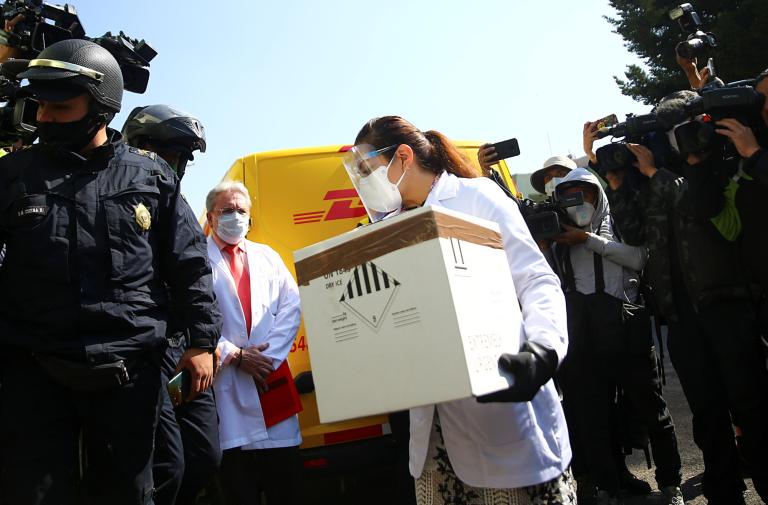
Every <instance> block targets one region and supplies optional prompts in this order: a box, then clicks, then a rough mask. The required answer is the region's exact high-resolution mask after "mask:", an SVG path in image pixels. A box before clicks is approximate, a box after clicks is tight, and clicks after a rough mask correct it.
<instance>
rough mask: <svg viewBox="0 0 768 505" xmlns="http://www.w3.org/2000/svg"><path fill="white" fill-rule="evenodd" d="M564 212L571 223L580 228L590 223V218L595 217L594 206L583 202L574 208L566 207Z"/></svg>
mask: <svg viewBox="0 0 768 505" xmlns="http://www.w3.org/2000/svg"><path fill="white" fill-rule="evenodd" d="M565 211H566V212H567V213H568V217H570V218H571V221H573V222H574V224H575V225H576V226H578V227H580V228H581V227H584V226H587V225H588V224H589V223H591V222H592V216H594V215H595V206H594V205H592V204H591V203H589V202H584V203H582V204H581V205H576V206H575V207H568V208H567V209H565Z"/></svg>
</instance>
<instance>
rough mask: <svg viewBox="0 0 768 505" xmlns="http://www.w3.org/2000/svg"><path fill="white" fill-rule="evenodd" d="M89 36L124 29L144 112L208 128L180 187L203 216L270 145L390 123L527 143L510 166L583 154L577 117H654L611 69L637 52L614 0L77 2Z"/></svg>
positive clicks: (332, 140)
mask: <svg viewBox="0 0 768 505" xmlns="http://www.w3.org/2000/svg"><path fill="white" fill-rule="evenodd" d="M72 3H74V4H75V6H76V8H77V10H78V13H79V15H80V19H81V20H82V22H83V25H84V26H85V28H86V31H87V33H88V35H89V36H98V35H102V34H103V33H104V32H105V31H108V30H111V31H113V32H117V31H119V30H121V29H122V30H123V31H125V32H126V33H127V34H128V35H130V36H132V37H136V38H144V39H146V40H147V41H148V42H150V43H151V44H152V45H153V46H154V47H155V49H156V50H157V51H158V56H157V57H156V58H155V59H154V61H152V65H151V78H150V82H149V89H148V90H147V92H146V93H145V94H143V95H136V94H132V93H126V95H125V97H124V100H123V111H122V112H121V113H120V115H118V116H117V118H116V119H115V121H114V122H113V124H112V126H114V127H117V128H119V127H121V126H122V124H123V122H124V120H125V117H126V115H127V114H128V112H130V111H131V109H132V108H133V107H135V106H137V105H148V104H151V103H168V104H171V105H174V106H176V107H178V108H180V109H182V110H186V111H188V112H190V113H192V114H194V115H196V116H197V117H198V118H200V119H201V120H202V122H203V124H204V125H205V128H206V134H207V140H208V151H207V152H206V153H205V154H203V155H198V156H197V159H196V160H195V162H194V165H193V166H191V167H190V168H189V169H188V171H187V175H186V176H185V178H184V182H183V190H184V193H185V194H186V196H187V199H188V200H189V202H190V204H191V205H192V207H193V208H194V209H195V211H196V212H198V213H199V212H201V211H202V209H203V208H204V198H205V194H206V193H207V191H208V190H209V189H210V188H211V187H213V186H214V185H215V184H216V183H217V182H218V181H219V180H220V179H221V177H222V176H223V174H224V173H225V171H226V170H227V169H228V168H229V166H230V165H231V164H232V162H233V161H234V160H235V159H236V158H238V157H241V156H243V155H245V154H248V153H251V152H258V151H266V150H273V149H283V148H292V147H308V146H315V145H328V144H344V143H350V142H352V140H353V139H354V137H355V134H356V133H357V131H358V130H359V128H360V127H361V126H362V124H363V123H364V122H365V121H367V120H368V119H370V118H371V117H374V116H381V115H386V114H398V115H401V116H403V117H405V118H406V119H408V120H410V121H411V122H413V123H414V124H415V125H416V126H417V127H419V128H421V129H422V130H428V129H436V130H440V131H442V132H443V133H445V134H447V135H448V136H450V137H453V138H457V139H458V138H460V139H473V140H487V141H491V142H497V141H501V140H505V139H507V138H510V137H517V138H518V139H519V141H520V148H521V151H522V154H521V156H519V157H518V158H515V159H513V160H512V161H511V168H512V170H513V171H515V172H530V171H533V170H535V169H536V168H538V167H539V166H540V165H541V163H542V162H543V161H544V159H546V158H547V157H549V156H550V155H551V154H568V153H573V154H574V155H576V156H580V155H581V127H582V124H583V123H584V121H586V120H588V119H596V118H599V117H602V116H605V115H607V114H610V113H616V114H617V115H619V118H620V119H623V117H624V114H626V113H627V112H634V113H643V112H646V111H647V107H645V106H643V105H642V104H640V103H637V102H634V101H632V100H631V99H629V98H628V97H625V96H622V95H621V93H620V91H619V90H618V88H617V87H616V84H615V83H614V81H613V78H612V76H613V75H622V73H623V70H624V68H625V66H626V65H627V64H629V63H636V62H637V58H636V57H635V56H634V55H631V54H630V53H628V52H627V51H626V49H625V48H624V47H623V41H622V40H621V38H620V37H619V36H618V35H616V34H614V33H612V32H611V25H609V24H608V22H607V21H605V20H604V19H603V16H604V15H611V14H613V13H612V11H611V9H610V7H609V6H608V3H607V0H582V1H578V2H573V1H566V0H550V1H547V0H539V1H531V0H477V1H476V2H472V3H470V2H460V1H454V0H443V1H438V0H422V1H416V0H411V1H404V0H389V1H387V2H367V1H364V0H359V1H348V0H327V1H324V2H319V1H310V0H282V1H276V2H264V1H258V0H254V1H245V0H231V1H229V2H203V1H200V0H187V1H181V0H154V1H149V0H131V1H128V0H111V1H109V2H106V1H104V0H76V1H73V2H72Z"/></svg>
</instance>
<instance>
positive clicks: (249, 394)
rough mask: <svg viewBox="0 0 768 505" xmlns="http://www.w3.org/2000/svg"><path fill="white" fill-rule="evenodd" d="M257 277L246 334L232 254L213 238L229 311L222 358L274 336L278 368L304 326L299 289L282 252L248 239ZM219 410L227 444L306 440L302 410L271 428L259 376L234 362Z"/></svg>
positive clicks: (222, 381)
mask: <svg viewBox="0 0 768 505" xmlns="http://www.w3.org/2000/svg"><path fill="white" fill-rule="evenodd" d="M243 244H244V246H245V252H246V256H247V261H248V271H249V274H250V282H251V333H250V335H248V336H247V335H246V328H245V316H244V314H243V309H242V306H241V305H240V301H239V299H238V297H237V289H236V287H235V281H234V279H233V277H232V273H231V271H230V269H229V263H228V260H227V259H226V258H225V257H224V255H223V254H222V253H221V251H220V250H219V247H218V245H217V244H216V242H214V241H213V238H211V237H209V238H208V257H209V258H210V260H211V269H212V271H213V288H214V291H215V293H216V300H217V301H218V303H219V308H220V310H221V313H222V316H223V320H224V321H223V323H224V324H223V326H222V329H221V338H220V339H219V345H218V348H219V351H221V361H222V362H224V360H225V359H226V358H227V356H228V355H229V354H230V353H232V352H236V351H237V349H238V348H239V347H252V346H255V345H258V344H261V343H263V342H269V348H268V349H266V350H265V351H264V354H265V355H267V356H269V357H270V358H272V360H273V363H274V367H275V369H277V367H278V366H280V365H281V364H282V362H283V360H285V359H287V358H288V353H289V351H290V349H291V345H292V343H293V339H294V338H295V336H296V331H297V330H298V328H299V321H300V319H301V307H300V303H299V290H298V287H297V286H296V282H295V281H294V280H293V277H292V276H291V274H290V272H289V271H288V269H287V268H286V266H285V264H284V263H283V261H282V259H281V258H280V256H279V255H278V254H277V253H276V252H275V251H274V250H273V249H271V248H270V247H268V246H266V245H263V244H257V243H255V242H250V241H248V240H244V241H243ZM213 387H214V390H215V393H216V409H217V410H218V413H219V439H220V442H221V448H222V449H231V448H233V447H242V448H243V449H267V448H274V447H290V446H295V445H299V444H300V443H301V434H300V432H299V422H298V417H297V416H292V417H290V418H288V419H286V420H285V421H281V422H279V423H277V424H275V425H274V426H271V427H270V428H268V429H267V427H266V426H265V424H264V415H263V414H262V412H261V403H260V402H259V394H258V391H257V390H256V384H255V383H254V382H253V377H252V376H250V375H249V374H246V373H245V372H243V371H241V370H238V369H237V368H236V367H235V366H234V363H233V364H231V365H228V366H224V367H222V369H221V370H220V371H219V373H218V375H217V376H216V380H215V381H214V383H213Z"/></svg>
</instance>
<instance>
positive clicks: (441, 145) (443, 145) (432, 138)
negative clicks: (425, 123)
mask: <svg viewBox="0 0 768 505" xmlns="http://www.w3.org/2000/svg"><path fill="white" fill-rule="evenodd" d="M424 136H425V137H426V138H427V141H429V143H430V144H431V145H432V162H433V164H434V165H435V166H439V167H443V168H444V169H445V170H446V171H447V172H448V173H450V174H453V175H455V176H456V177H463V178H466V179H471V178H473V177H479V176H480V174H479V173H477V170H476V169H475V166H474V165H473V164H472V162H470V161H469V160H468V159H467V157H466V156H464V155H463V154H462V153H461V152H460V151H459V150H458V149H456V146H455V145H453V142H451V141H450V140H448V138H447V137H446V136H445V135H443V134H442V133H440V132H439V131H437V130H429V131H428V132H425V133H424Z"/></svg>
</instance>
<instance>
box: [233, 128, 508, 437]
mask: <svg viewBox="0 0 768 505" xmlns="http://www.w3.org/2000/svg"><path fill="white" fill-rule="evenodd" d="M480 144H481V143H479V142H457V146H458V147H459V148H460V150H461V151H462V152H464V154H465V155H466V156H467V157H468V158H469V159H470V160H472V162H473V163H474V164H475V165H476V166H478V168H479V165H478V164H477V148H478V147H479V146H480ZM348 147H349V146H346V147H345V146H327V147H314V148H303V149H289V150H282V151H271V152H264V153H255V154H251V155H248V156H244V157H243V158H240V159H238V160H236V161H235V162H234V163H233V165H232V167H231V168H230V169H229V171H228V172H227V173H226V175H225V176H224V180H236V181H241V182H243V183H244V184H245V186H246V187H247V188H248V190H249V192H250V194H251V199H252V202H251V205H252V208H251V219H252V224H251V229H250V231H249V233H248V239H249V240H252V241H254V242H260V243H264V244H267V245H269V246H270V247H272V248H273V249H275V251H277V252H278V253H279V254H280V256H281V257H282V259H283V261H284V262H285V264H286V265H287V266H288V269H289V270H290V271H291V273H293V274H294V277H295V270H294V265H293V251H295V250H297V249H301V248H303V247H306V246H308V245H310V244H314V243H316V242H319V241H321V240H325V239H327V238H330V237H333V236H336V235H339V234H341V233H343V232H346V231H348V230H350V229H352V228H354V227H355V226H356V225H357V223H358V222H359V221H360V220H361V219H362V218H363V217H364V216H365V215H366V213H365V209H364V208H363V206H362V204H361V203H360V200H359V198H358V197H357V194H356V192H355V190H354V188H353V187H352V183H351V182H350V180H349V177H348V176H347V173H346V170H345V169H344V167H343V165H342V163H341V160H342V158H343V157H344V154H345V152H346V149H347V148H348ZM498 168H499V171H500V173H501V174H502V176H503V179H504V180H505V181H506V183H507V186H508V187H509V188H510V189H511V190H512V192H513V193H515V194H519V192H518V191H517V188H516V187H515V185H514V182H513V180H512V178H511V176H510V174H509V170H508V168H507V166H506V164H505V163H504V162H503V161H501V162H500V163H499V165H498ZM288 362H289V364H290V367H291V371H292V372H293V375H294V377H297V376H299V375H301V374H302V373H305V372H309V371H310V370H311V366H310V356H309V349H308V347H307V339H306V334H305V332H304V323H303V322H302V324H301V326H300V328H299V331H298V333H297V336H296V340H295V342H294V344H293V346H292V348H291V352H290V354H289V357H288ZM301 399H302V405H303V407H304V410H303V412H301V413H300V414H299V424H300V426H301V434H302V437H303V439H304V443H303V444H302V448H311V447H318V446H322V445H330V444H336V443H342V442H348V441H352V440H361V439H365V438H372V437H377V436H381V435H383V434H387V433H388V430H389V427H388V424H387V416H376V417H367V418H363V419H355V420H351V421H346V422H340V423H333V424H320V421H319V417H318V412H317V403H316V400H315V393H314V392H312V393H308V394H303V395H302V397H301Z"/></svg>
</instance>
